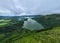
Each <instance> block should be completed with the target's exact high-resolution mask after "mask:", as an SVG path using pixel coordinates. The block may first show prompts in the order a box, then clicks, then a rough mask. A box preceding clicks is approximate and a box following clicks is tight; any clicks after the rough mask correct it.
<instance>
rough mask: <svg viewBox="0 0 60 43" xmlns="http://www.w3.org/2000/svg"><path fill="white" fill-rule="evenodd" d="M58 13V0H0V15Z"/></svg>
mask: <svg viewBox="0 0 60 43" xmlns="http://www.w3.org/2000/svg"><path fill="white" fill-rule="evenodd" d="M53 13H60V0H0V16H21V15H38V14H40V15H45V14H53Z"/></svg>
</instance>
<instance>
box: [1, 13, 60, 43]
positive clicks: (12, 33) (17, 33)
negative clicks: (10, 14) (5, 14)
mask: <svg viewBox="0 0 60 43" xmlns="http://www.w3.org/2000/svg"><path fill="white" fill-rule="evenodd" d="M32 19H34V20H36V21H37V22H39V23H41V24H42V25H43V26H44V27H45V28H46V29H45V30H40V31H30V30H27V29H24V28H22V25H23V23H24V21H14V20H15V19H13V18H10V19H3V20H0V24H1V26H0V43H60V15H58V14H54V15H46V16H42V17H37V18H32ZM12 20H13V21H12Z"/></svg>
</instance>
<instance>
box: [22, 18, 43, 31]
mask: <svg viewBox="0 0 60 43" xmlns="http://www.w3.org/2000/svg"><path fill="white" fill-rule="evenodd" d="M23 28H26V29H29V30H40V29H44V27H43V26H42V25H41V24H40V23H38V22H37V21H35V20H33V19H30V18H28V20H27V21H24V24H23Z"/></svg>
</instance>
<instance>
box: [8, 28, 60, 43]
mask: <svg viewBox="0 0 60 43" xmlns="http://www.w3.org/2000/svg"><path fill="white" fill-rule="evenodd" d="M21 35H22V37H20V36H21ZM8 43H60V27H54V28H53V29H51V30H45V31H41V32H35V31H33V32H30V34H29V33H24V32H23V34H20V35H18V36H17V37H15V38H13V39H12V40H11V41H9V40H8Z"/></svg>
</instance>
